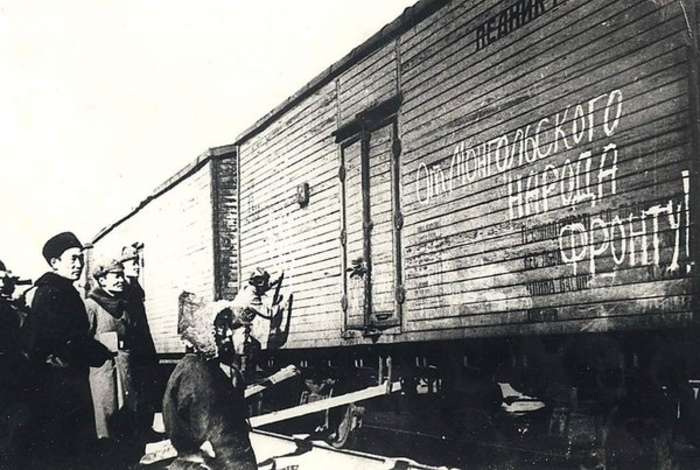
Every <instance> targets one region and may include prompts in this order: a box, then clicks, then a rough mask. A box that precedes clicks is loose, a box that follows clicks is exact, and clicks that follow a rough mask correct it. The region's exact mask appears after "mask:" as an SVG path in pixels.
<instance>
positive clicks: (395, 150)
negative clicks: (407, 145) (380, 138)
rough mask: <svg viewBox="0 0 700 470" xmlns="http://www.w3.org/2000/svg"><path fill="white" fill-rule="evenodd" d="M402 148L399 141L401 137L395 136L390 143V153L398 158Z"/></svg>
mask: <svg viewBox="0 0 700 470" xmlns="http://www.w3.org/2000/svg"><path fill="white" fill-rule="evenodd" d="M402 150H403V146H402V143H401V139H399V138H398V137H397V138H395V139H394V141H393V142H392V143H391V153H392V154H393V155H394V158H399V156H401V152H402Z"/></svg>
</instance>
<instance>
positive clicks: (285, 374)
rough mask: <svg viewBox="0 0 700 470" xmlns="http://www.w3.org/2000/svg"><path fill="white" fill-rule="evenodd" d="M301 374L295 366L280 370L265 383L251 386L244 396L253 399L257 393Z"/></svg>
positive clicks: (247, 388)
mask: <svg viewBox="0 0 700 470" xmlns="http://www.w3.org/2000/svg"><path fill="white" fill-rule="evenodd" d="M299 374H300V372H299V369H297V368H296V367H295V366H294V365H289V366H287V367H285V368H284V369H280V370H279V371H278V372H276V373H274V374H272V375H271V376H270V377H268V378H267V379H265V380H264V381H263V382H261V383H259V384H257V385H251V386H250V387H246V389H245V392H244V396H245V398H248V397H251V396H253V395H255V394H257V393H260V392H262V391H263V390H266V389H268V388H269V387H271V386H273V385H275V384H278V383H280V382H282V381H284V380H287V379H291V378H292V377H295V376H297V375H299Z"/></svg>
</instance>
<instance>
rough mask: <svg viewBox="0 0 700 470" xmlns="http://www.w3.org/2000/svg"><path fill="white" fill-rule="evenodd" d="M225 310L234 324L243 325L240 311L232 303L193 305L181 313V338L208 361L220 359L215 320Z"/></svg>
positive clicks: (220, 301) (223, 301) (217, 302)
mask: <svg viewBox="0 0 700 470" xmlns="http://www.w3.org/2000/svg"><path fill="white" fill-rule="evenodd" d="M225 310H230V311H231V314H232V315H233V320H232V321H233V323H234V324H242V323H243V319H242V318H241V316H240V314H239V312H238V310H237V309H236V308H235V306H234V305H233V303H232V302H230V301H227V300H217V301H214V302H205V303H202V304H199V303H192V304H191V305H190V308H184V309H182V310H181V312H180V313H181V314H180V319H179V322H178V331H179V332H180V336H181V337H182V339H183V340H184V341H186V342H187V343H189V344H190V345H191V346H192V347H193V348H194V349H195V350H196V351H197V352H198V353H199V354H201V355H203V356H204V357H206V358H208V359H213V358H215V357H218V355H219V348H218V346H217V344H216V337H215V330H214V320H216V317H217V315H218V314H219V313H221V312H223V311H225Z"/></svg>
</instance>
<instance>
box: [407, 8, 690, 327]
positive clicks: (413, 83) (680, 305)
mask: <svg viewBox="0 0 700 470" xmlns="http://www.w3.org/2000/svg"><path fill="white" fill-rule="evenodd" d="M526 9H530V10H529V13H528V15H529V16H527V17H524V16H520V17H518V15H522V12H524V11H526ZM683 10H684V8H683V5H681V2H671V3H669V2H660V1H649V0H618V1H608V0H589V1H577V0H568V1H563V0H559V1H555V0H540V1H537V0H535V1H529V2H528V1H514V0H504V1H494V0H488V1H464V2H453V3H452V4H450V5H448V6H447V7H446V8H444V9H442V10H441V11H440V12H438V14H435V15H433V16H432V17H431V18H429V19H427V20H426V21H424V22H422V23H421V24H419V25H418V26H417V27H416V28H414V29H412V30H411V31H409V32H408V33H407V34H404V35H403V36H402V37H401V47H400V60H401V90H402V93H403V96H404V102H403V105H402V109H401V115H400V125H401V133H402V140H403V142H404V146H405V151H404V154H403V155H402V157H401V158H402V161H403V174H402V178H403V182H404V187H403V200H402V205H403V211H404V216H405V223H406V224H405V229H404V237H405V238H404V245H405V246H406V254H405V264H406V266H405V276H406V279H405V285H406V291H407V301H406V306H405V318H404V327H405V332H406V337H407V338H409V339H417V338H431V337H443V338H444V337H451V336H465V335H501V334H517V333H524V332H532V333H548V332H551V333H555V332H573V331H600V330H610V329H618V328H647V327H674V326H679V325H685V324H687V322H688V321H689V318H690V295H689V294H690V291H691V289H690V276H691V274H692V269H693V268H691V265H692V261H691V246H690V226H691V221H690V213H691V210H690V207H689V206H690V194H689V191H690V179H689V176H688V175H689V173H688V171H689V170H691V161H690V154H689V153H690V152H689V149H690V145H689V140H690V137H689V130H688V98H687V97H688V87H689V83H688V65H687V51H686V48H685V45H686V44H687V41H688V29H687V24H686V18H685V15H684V11H683Z"/></svg>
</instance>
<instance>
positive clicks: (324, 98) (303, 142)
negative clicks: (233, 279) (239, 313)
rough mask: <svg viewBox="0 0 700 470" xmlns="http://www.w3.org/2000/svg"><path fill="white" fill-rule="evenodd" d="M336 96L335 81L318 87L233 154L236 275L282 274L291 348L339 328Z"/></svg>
mask: <svg viewBox="0 0 700 470" xmlns="http://www.w3.org/2000/svg"><path fill="white" fill-rule="evenodd" d="M335 97H336V89H335V84H333V83H330V84H328V85H326V86H324V87H322V88H321V89H320V90H318V91H317V92H316V93H314V94H313V95H312V96H310V97H309V98H307V99H306V100H304V101H303V102H301V103H300V104H299V105H298V106H296V107H294V108H293V109H292V110H291V111H289V112H288V113H286V114H284V115H283V116H282V117H280V118H279V119H278V120H276V121H275V122H274V123H273V124H272V125H271V126H269V127H268V128H266V129H265V130H264V131H263V132H262V133H260V134H258V135H256V136H254V137H253V138H252V139H250V140H249V141H246V142H244V143H243V144H242V145H241V146H240V150H239V152H240V153H239V155H240V175H241V177H240V182H241V189H240V220H241V226H240V228H241V235H240V247H241V248H240V266H241V276H242V278H243V279H247V278H248V277H249V275H250V274H251V273H252V272H254V271H255V269H256V268H263V269H266V270H268V271H269V272H271V273H272V274H273V275H278V274H279V273H280V272H282V271H284V273H285V281H284V284H285V287H286V289H285V292H286V293H287V294H289V293H293V295H294V300H293V302H294V304H293V305H294V310H293V314H292V319H291V326H290V327H291V332H290V336H291V337H292V338H293V341H294V342H295V344H296V345H313V344H316V342H322V341H323V340H324V338H327V337H329V336H332V335H333V334H334V333H336V332H337V331H338V330H339V329H340V316H339V315H338V311H339V308H338V307H339V300H340V291H339V276H340V263H339V260H338V254H339V252H338V250H339V243H338V237H339V233H340V223H339V216H338V214H339V208H338V155H337V147H336V144H335V141H334V138H333V136H332V135H331V134H332V132H333V131H334V130H335V129H336V122H337V110H336V106H335ZM303 183H308V185H309V188H310V189H309V193H310V200H309V204H308V206H306V207H301V206H300V205H299V204H298V203H297V202H296V201H297V186H298V185H300V184H303ZM336 336H337V335H336ZM290 344H291V343H290ZM290 344H287V346H289V345H290Z"/></svg>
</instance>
